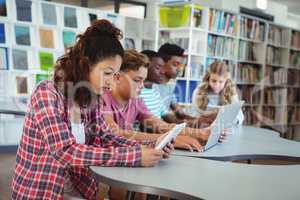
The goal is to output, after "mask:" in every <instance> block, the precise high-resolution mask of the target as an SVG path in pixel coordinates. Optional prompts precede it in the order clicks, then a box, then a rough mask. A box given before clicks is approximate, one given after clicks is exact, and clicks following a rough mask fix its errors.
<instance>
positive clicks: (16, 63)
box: [12, 49, 28, 70]
mask: <svg viewBox="0 0 300 200" xmlns="http://www.w3.org/2000/svg"><path fill="white" fill-rule="evenodd" d="M12 57H13V68H14V69H17V70H28V55H27V51H25V50H19V49H13V50H12Z"/></svg>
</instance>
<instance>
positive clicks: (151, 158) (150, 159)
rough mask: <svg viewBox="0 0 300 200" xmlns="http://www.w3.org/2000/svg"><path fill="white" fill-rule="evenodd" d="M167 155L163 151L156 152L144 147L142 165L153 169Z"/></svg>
mask: <svg viewBox="0 0 300 200" xmlns="http://www.w3.org/2000/svg"><path fill="white" fill-rule="evenodd" d="M164 155H165V152H164V151H163V150H156V149H153V148H148V147H145V146H142V161H141V162H142V163H141V165H142V166H143V167H152V166H154V165H156V164H157V163H158V162H159V161H160V160H161V159H162V158H163V156H164Z"/></svg>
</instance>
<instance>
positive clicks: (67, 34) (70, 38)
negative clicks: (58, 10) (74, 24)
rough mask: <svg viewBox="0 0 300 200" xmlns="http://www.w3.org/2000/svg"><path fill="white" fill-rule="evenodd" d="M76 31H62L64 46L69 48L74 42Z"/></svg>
mask: <svg viewBox="0 0 300 200" xmlns="http://www.w3.org/2000/svg"><path fill="white" fill-rule="evenodd" d="M75 40H76V33H74V32H72V31H63V43H64V47H65V48H69V47H71V46H73V45H74V44H75Z"/></svg>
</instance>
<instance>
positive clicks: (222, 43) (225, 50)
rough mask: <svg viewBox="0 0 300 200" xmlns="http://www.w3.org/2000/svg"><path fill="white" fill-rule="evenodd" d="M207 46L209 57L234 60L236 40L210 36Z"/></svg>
mask: <svg viewBox="0 0 300 200" xmlns="http://www.w3.org/2000/svg"><path fill="white" fill-rule="evenodd" d="M207 44H208V46H207V51H208V52H207V53H208V55H210V56H218V57H225V58H228V59H234V56H235V55H234V51H235V41H234V39H232V38H227V37H222V36H217V35H212V34H209V35H208V42H207Z"/></svg>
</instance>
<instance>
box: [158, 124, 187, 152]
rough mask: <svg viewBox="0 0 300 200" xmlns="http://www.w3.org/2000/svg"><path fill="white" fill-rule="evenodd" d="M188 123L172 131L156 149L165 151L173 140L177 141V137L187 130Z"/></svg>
mask: <svg viewBox="0 0 300 200" xmlns="http://www.w3.org/2000/svg"><path fill="white" fill-rule="evenodd" d="M185 126H186V123H182V124H178V125H176V126H174V128H172V130H170V131H169V132H168V133H167V135H166V136H165V137H164V138H163V139H162V140H161V141H160V142H159V143H158V144H156V146H155V149H157V150H158V149H163V148H164V147H165V146H166V145H167V144H168V143H170V142H171V141H172V140H175V138H176V137H177V135H178V134H179V133H180V132H181V131H182V130H183V129H184V128H185Z"/></svg>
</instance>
